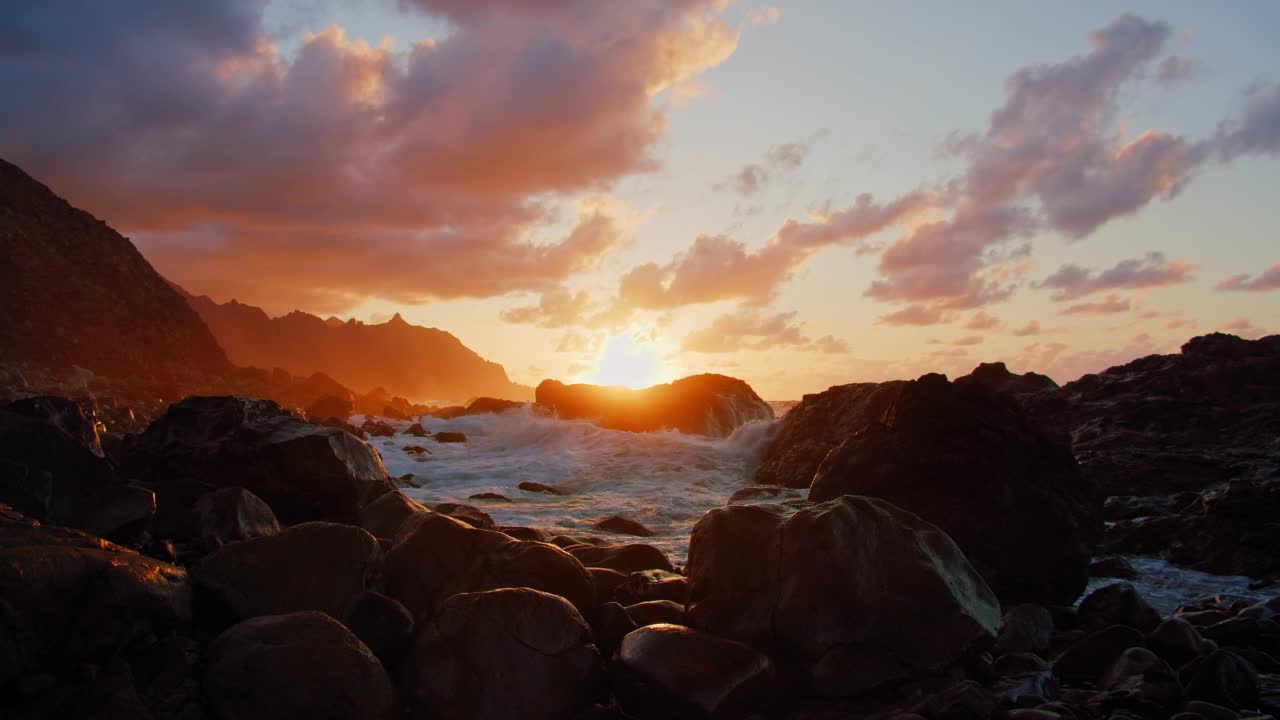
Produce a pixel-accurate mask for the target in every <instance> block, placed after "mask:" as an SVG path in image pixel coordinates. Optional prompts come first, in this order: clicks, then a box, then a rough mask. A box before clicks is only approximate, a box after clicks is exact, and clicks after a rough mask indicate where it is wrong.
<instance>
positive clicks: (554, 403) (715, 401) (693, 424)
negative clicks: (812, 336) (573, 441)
mask: <svg viewBox="0 0 1280 720" xmlns="http://www.w3.org/2000/svg"><path fill="white" fill-rule="evenodd" d="M536 396H537V401H538V404H540V405H544V406H546V407H549V408H551V409H552V410H553V411H554V412H555V413H556V414H557V415H559V416H560V417H561V418H563V419H566V420H569V419H578V418H585V419H588V420H592V421H594V422H595V423H597V424H598V425H600V426H601V427H607V428H612V429H614V430H630V431H632V432H652V431H655V430H666V429H671V430H679V431H681V432H684V433H691V434H697V435H711V436H713V437H726V436H728V435H729V434H730V433H732V432H733V431H734V430H735V429H736V428H738V427H739V426H741V425H744V424H746V423H748V422H751V421H752V420H772V419H773V409H772V408H771V407H769V404H768V403H766V402H765V401H763V400H761V399H760V396H759V395H756V393H755V391H754V390H752V389H751V386H750V385H747V384H746V383H745V382H743V381H741V380H738V379H737V378H731V377H728V376H725V375H714V374H705V375H693V376H690V377H687V378H682V379H680V380H676V381H675V382H673V383H668V384H666V385H654V386H653V387H648V388H645V389H643V390H632V389H630V388H622V387H606V386H601V385H585V384H579V385H565V384H564V383H562V382H559V381H556V380H543V381H542V383H541V384H540V385H538V389H537V391H536Z"/></svg>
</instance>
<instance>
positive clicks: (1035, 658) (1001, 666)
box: [991, 652, 1050, 677]
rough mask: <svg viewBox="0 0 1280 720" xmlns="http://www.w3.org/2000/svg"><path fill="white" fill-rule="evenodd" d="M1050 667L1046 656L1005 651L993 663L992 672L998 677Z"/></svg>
mask: <svg viewBox="0 0 1280 720" xmlns="http://www.w3.org/2000/svg"><path fill="white" fill-rule="evenodd" d="M1048 669H1050V667H1049V663H1047V662H1045V660H1044V658H1042V657H1040V656H1039V655H1036V654H1034V653H1026V652H1010V653H1005V654H1003V655H1001V656H1000V657H998V658H996V659H995V661H994V662H992V663H991V672H993V673H995V675H996V676H997V677H1004V676H1006V675H1023V674H1026V673H1034V672H1042V671H1044V670H1048Z"/></svg>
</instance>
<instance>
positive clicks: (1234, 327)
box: [1217, 317, 1267, 340]
mask: <svg viewBox="0 0 1280 720" xmlns="http://www.w3.org/2000/svg"><path fill="white" fill-rule="evenodd" d="M1217 330H1218V332H1226V333H1231V334H1233V335H1239V336H1240V337H1242V338H1248V339H1250V340H1255V339H1257V338H1260V337H1262V336H1263V335H1266V334H1267V331H1266V330H1263V329H1262V328H1260V327H1258V326H1257V325H1254V324H1253V323H1252V322H1251V321H1250V320H1249V319H1248V318H1242V317H1240V318H1236V319H1234V320H1230V321H1228V322H1225V323H1222V324H1221V325H1219V326H1218V328H1217Z"/></svg>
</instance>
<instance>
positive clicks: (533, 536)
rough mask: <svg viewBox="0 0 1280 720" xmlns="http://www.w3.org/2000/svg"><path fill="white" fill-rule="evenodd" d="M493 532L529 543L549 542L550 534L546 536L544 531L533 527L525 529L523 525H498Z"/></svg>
mask: <svg viewBox="0 0 1280 720" xmlns="http://www.w3.org/2000/svg"><path fill="white" fill-rule="evenodd" d="M494 530H497V531H498V532H500V533H503V534H504V535H507V536H509V537H513V538H515V539H516V540H527V541H529V542H544V543H549V542H551V535H550V534H548V533H547V532H546V531H545V530H541V529H539V528H535V527H525V526H523V525H498V526H496V527H494Z"/></svg>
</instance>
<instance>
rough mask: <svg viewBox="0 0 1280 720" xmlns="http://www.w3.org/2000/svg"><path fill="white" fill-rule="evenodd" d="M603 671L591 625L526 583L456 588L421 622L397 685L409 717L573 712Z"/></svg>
mask: <svg viewBox="0 0 1280 720" xmlns="http://www.w3.org/2000/svg"><path fill="white" fill-rule="evenodd" d="M602 678H603V666H602V663H601V660H600V653H599V651H598V650H597V649H596V647H595V645H593V644H592V642H591V628H590V627H589V626H588V625H587V622H586V621H585V620H583V619H582V616H581V615H580V614H579V613H578V611H577V610H575V609H574V608H573V606H572V605H570V604H569V603H568V602H566V601H565V600H564V598H561V597H557V596H555V595H550V594H548V593H544V592H539V591H537V590H530V589H528V588H509V589H500V590H491V591H488V592H475V593H460V594H457V595H454V596H453V597H451V598H449V599H448V600H447V601H446V602H445V603H444V604H443V605H442V606H441V607H440V610H439V612H438V613H436V616H435V617H434V618H433V619H432V620H431V621H430V622H428V623H426V625H425V626H424V627H423V628H422V630H421V632H419V634H418V637H417V639H416V640H415V643H414V648H413V650H412V651H411V657H410V658H409V659H408V661H407V663H406V668H405V672H404V673H403V675H402V678H401V682H400V687H401V688H402V690H403V691H404V693H405V696H406V704H407V705H408V706H409V710H410V713H411V717H433V718H435V717H439V718H472V719H473V720H507V719H508V718H523V719H525V720H540V719H542V718H546V719H548V720H550V719H551V718H562V717H573V713H574V711H575V710H577V709H579V708H582V707H583V706H585V705H587V704H588V703H589V702H590V701H591V699H592V698H593V696H594V695H595V694H596V692H597V690H598V688H599V685H600V681H601V680H602Z"/></svg>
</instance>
